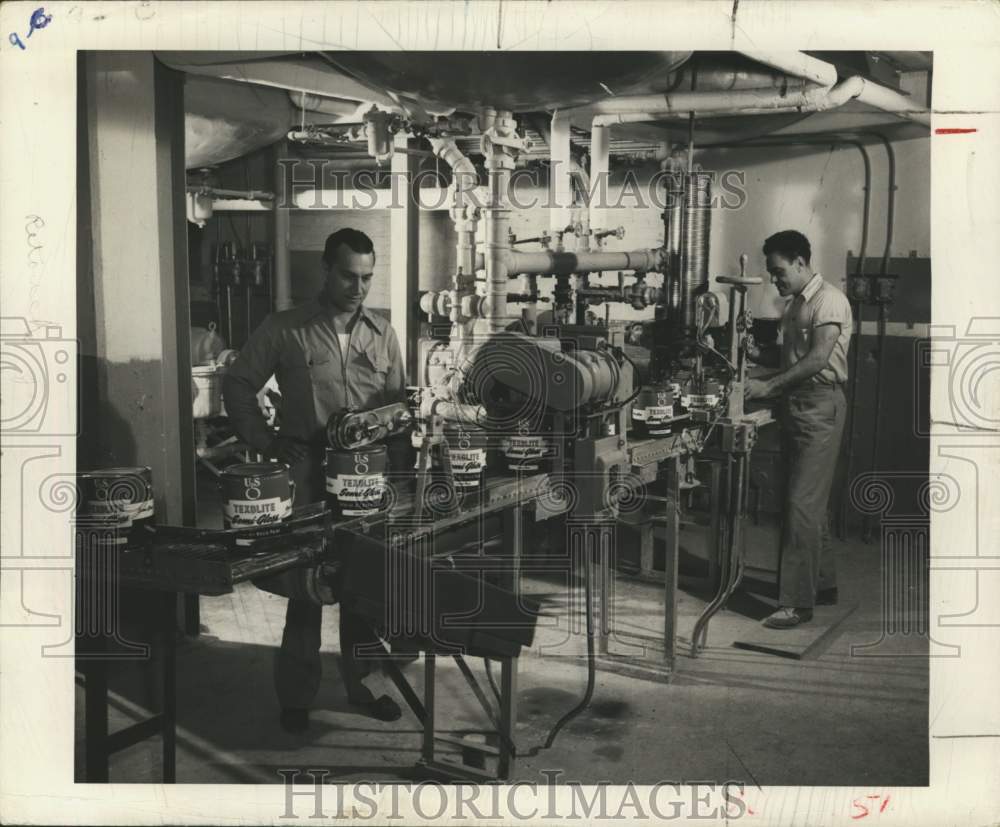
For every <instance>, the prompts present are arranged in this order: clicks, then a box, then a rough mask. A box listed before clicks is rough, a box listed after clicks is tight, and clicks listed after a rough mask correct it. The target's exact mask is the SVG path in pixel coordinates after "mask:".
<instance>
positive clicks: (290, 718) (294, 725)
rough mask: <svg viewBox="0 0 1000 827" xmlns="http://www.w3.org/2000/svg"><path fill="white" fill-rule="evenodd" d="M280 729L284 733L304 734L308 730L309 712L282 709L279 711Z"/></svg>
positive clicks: (306, 710) (305, 710)
mask: <svg viewBox="0 0 1000 827" xmlns="http://www.w3.org/2000/svg"><path fill="white" fill-rule="evenodd" d="M280 720H281V728H282V729H283V730H285V732H293V733H296V734H298V733H300V732H305V731H306V730H307V729H308V728H309V710H308V709H282V710H281V719H280Z"/></svg>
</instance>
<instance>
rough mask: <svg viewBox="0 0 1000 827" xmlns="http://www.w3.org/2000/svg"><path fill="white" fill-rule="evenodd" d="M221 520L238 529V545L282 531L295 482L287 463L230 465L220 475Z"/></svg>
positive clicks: (288, 511) (289, 512) (289, 510)
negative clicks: (291, 477) (292, 479)
mask: <svg viewBox="0 0 1000 827" xmlns="http://www.w3.org/2000/svg"><path fill="white" fill-rule="evenodd" d="M220 485H221V488H222V522H223V526H224V527H225V528H226V529H237V530H239V532H240V533H239V536H238V537H237V539H236V545H237V546H249V545H251V544H252V543H253V542H254V541H255V540H260V539H263V538H265V537H274V536H276V535H278V534H280V533H281V531H282V527H281V524H282V523H283V522H284V521H285V520H286V519H287V518H288V517H289V516H291V513H292V504H293V502H294V500H295V496H294V494H295V485H294V483H293V482H292V481H291V479H290V478H289V475H288V466H287V465H284V464H282V463H280V462H249V463H243V464H240V465H231V466H230V467H229V468H226V469H225V470H224V471H223V472H222V474H221V476H220Z"/></svg>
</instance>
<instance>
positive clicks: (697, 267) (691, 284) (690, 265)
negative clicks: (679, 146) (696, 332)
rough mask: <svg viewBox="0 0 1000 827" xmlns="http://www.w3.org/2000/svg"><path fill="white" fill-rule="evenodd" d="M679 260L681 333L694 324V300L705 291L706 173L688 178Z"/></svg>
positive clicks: (708, 201) (709, 194)
mask: <svg viewBox="0 0 1000 827" xmlns="http://www.w3.org/2000/svg"><path fill="white" fill-rule="evenodd" d="M686 178H687V181H686V186H685V197H684V226H683V240H682V247H681V260H680V296H679V299H680V309H681V324H682V325H683V327H684V329H685V330H686V331H687V330H690V329H692V328H693V327H694V326H695V324H696V321H697V317H696V313H695V309H696V308H695V300H696V299H697V297H698V294H699V293H703V292H705V291H706V290H707V289H708V236H709V232H710V230H711V226H712V180H711V176H710V175H709V174H708V173H706V172H692V173H689V174H688V175H687V176H686Z"/></svg>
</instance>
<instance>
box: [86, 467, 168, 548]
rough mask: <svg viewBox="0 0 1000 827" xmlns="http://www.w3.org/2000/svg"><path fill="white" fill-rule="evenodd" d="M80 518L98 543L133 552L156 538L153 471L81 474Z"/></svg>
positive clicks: (134, 469) (135, 469)
mask: <svg viewBox="0 0 1000 827" xmlns="http://www.w3.org/2000/svg"><path fill="white" fill-rule="evenodd" d="M77 480H78V486H79V489H78V492H79V493H78V499H77V518H78V523H79V525H80V526H81V527H83V526H86V527H87V529H88V531H94V532H96V533H97V534H98V535H99V538H98V541H99V542H100V543H104V542H105V539H106V540H107V544H109V545H112V546H115V547H116V548H120V549H121V550H123V551H124V550H126V549H128V550H131V549H135V548H144V547H146V546H149V544H150V543H151V542H152V539H153V532H152V528H153V516H154V505H153V472H152V470H150V469H149V468H147V467H145V466H137V467H126V468H101V469H98V470H94V471H82V472H80V473H79V474H78V475H77Z"/></svg>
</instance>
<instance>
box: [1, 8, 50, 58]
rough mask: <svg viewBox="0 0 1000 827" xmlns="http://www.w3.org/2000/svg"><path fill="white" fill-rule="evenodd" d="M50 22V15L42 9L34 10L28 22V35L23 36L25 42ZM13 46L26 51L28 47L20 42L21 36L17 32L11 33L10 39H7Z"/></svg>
mask: <svg viewBox="0 0 1000 827" xmlns="http://www.w3.org/2000/svg"><path fill="white" fill-rule="evenodd" d="M51 22H52V15H51V14H46V13H45V9H44V8H43V7H39V8H37V9H35V10H34V11H33V12H32V13H31V20H30V21H29V24H28V25H29V28H28V33H27V34H26V35H25V36H24V39H25V40H27V39H28V38H29V37H31V36H32V35H33V34H34V33H35V29H44V28H45V27H46V26H48V25H49V23H51ZM7 39H8V40H9V41H10V42H11V43H12V44H13V45H15V46H17V47H18V48H19V49H27V48H28V47H27V46H25V45H24V42H23V41H22V40H21V36H20V35H19V34H18V33H17V32H11V33H10V37H8V38H7Z"/></svg>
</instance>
